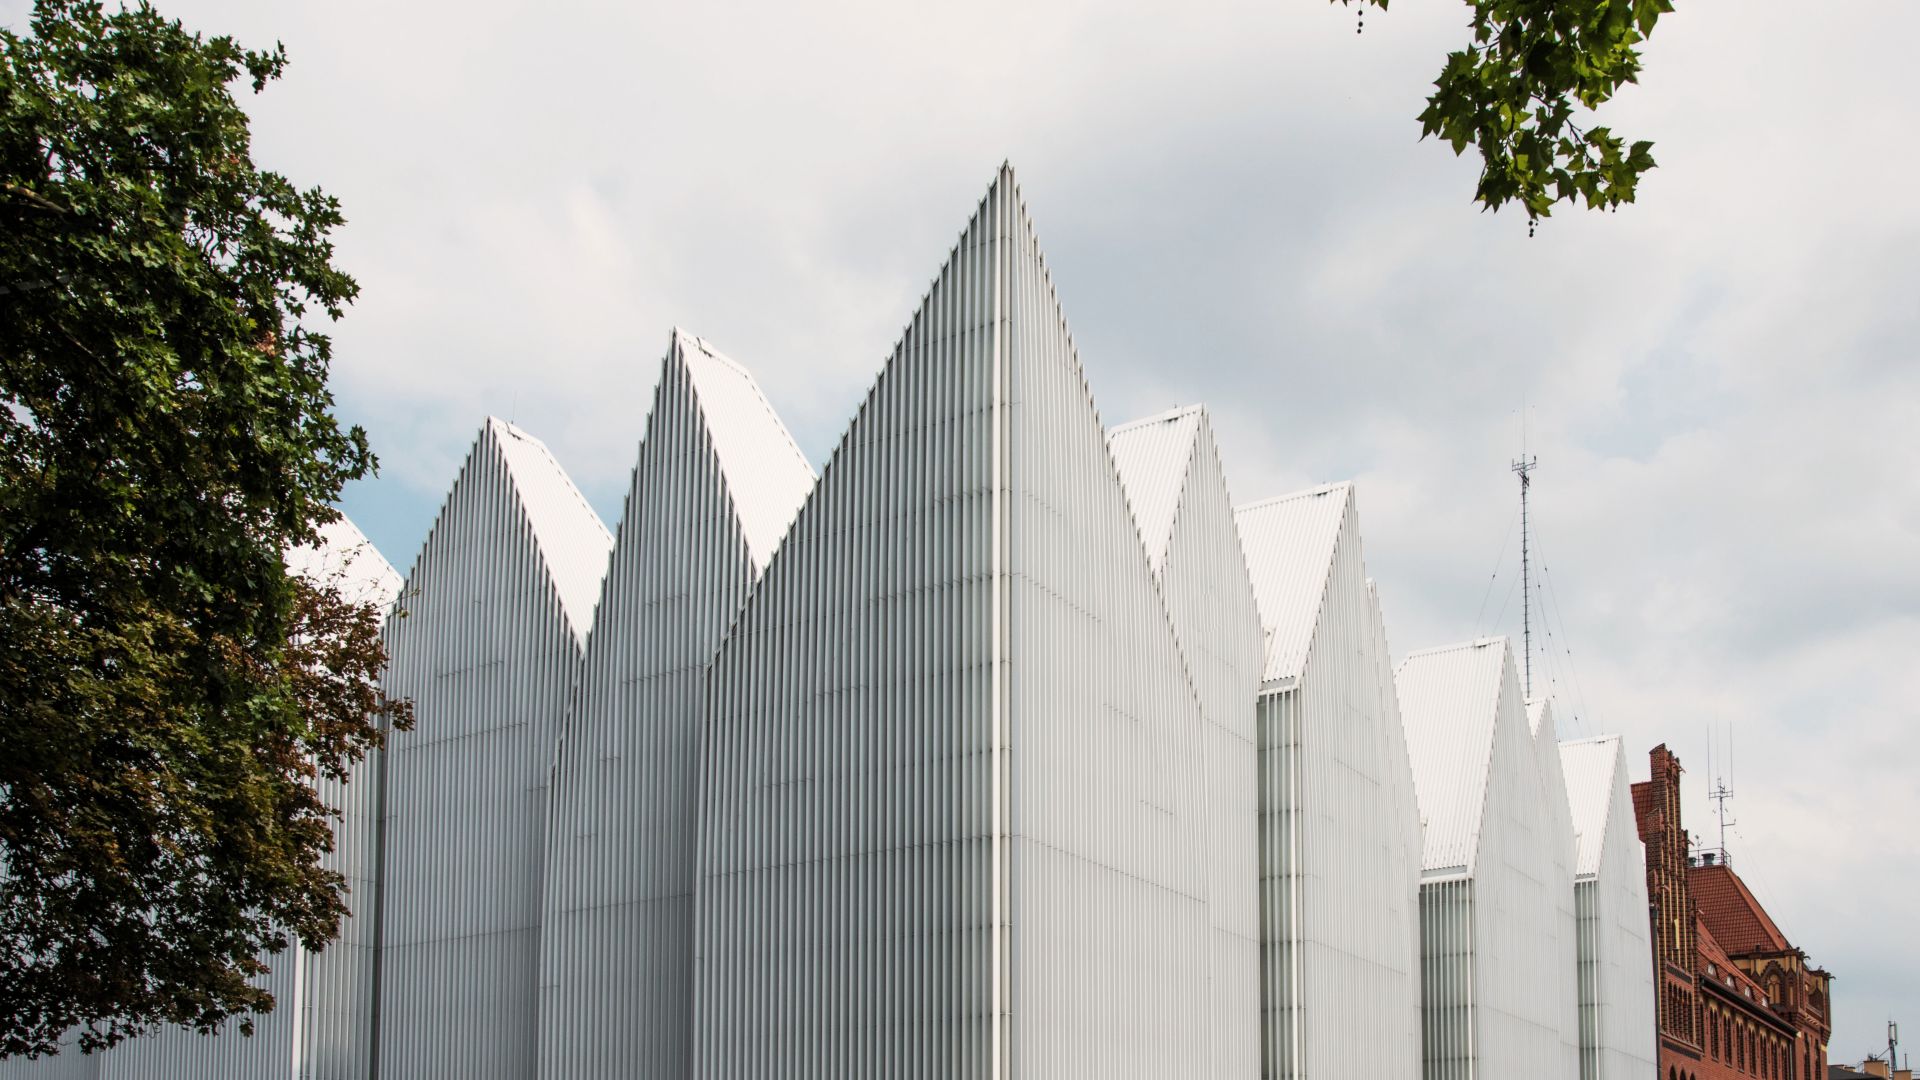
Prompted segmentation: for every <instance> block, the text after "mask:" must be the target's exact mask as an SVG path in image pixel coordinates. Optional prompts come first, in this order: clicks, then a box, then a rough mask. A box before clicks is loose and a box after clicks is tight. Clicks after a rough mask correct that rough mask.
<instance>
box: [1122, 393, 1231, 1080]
mask: <svg viewBox="0 0 1920 1080" xmlns="http://www.w3.org/2000/svg"><path fill="white" fill-rule="evenodd" d="M1108 445H1109V447H1110V448H1112V450H1113V452H1114V463H1115V465H1116V466H1117V467H1118V469H1119V472H1120V479H1121V482H1122V484H1123V486H1124V487H1125V489H1126V493H1127V499H1128V502H1129V504H1130V505H1131V506H1132V507H1133V508H1134V512H1135V514H1136V515H1137V516H1138V515H1141V514H1142V513H1143V510H1142V508H1143V507H1144V508H1146V509H1145V511H1144V513H1145V514H1147V515H1149V517H1148V518H1147V519H1145V520H1142V521H1141V530H1140V531H1141V539H1142V541H1143V543H1144V544H1145V546H1146V548H1147V551H1148V557H1149V559H1150V561H1151V562H1152V564H1153V566H1154V567H1155V570H1156V572H1157V575H1158V577H1159V581H1160V591H1161V595H1162V596H1163V598H1164V599H1165V601H1166V607H1167V615H1168V618H1169V619H1170V620H1171V622H1172V625H1173V631H1174V637H1175V639H1176V640H1177V641H1178V642H1179V644H1180V651H1181V654H1182V655H1183V656H1184V657H1185V658H1186V663H1187V670H1188V672H1189V673H1190V677H1191V680H1192V684H1193V687H1194V691H1195V693H1196V695H1197V696H1198V698H1199V700H1200V708H1201V713H1202V715H1204V716H1205V717H1206V720H1207V730H1206V733H1205V738H1206V772H1205V790H1206V793H1207V802H1208V811H1207V820H1208V825H1207V832H1208V841H1207V842H1208V850H1207V865H1208V877H1207V881H1208V884H1207V902H1208V908H1209V910H1210V911H1211V913H1212V919H1213V953H1212V969H1213V970H1212V974H1211V976H1210V978H1211V981H1212V990H1211V1006H1210V1017H1211V1019H1212V1023H1213V1049H1212V1053H1213V1068H1212V1073H1211V1075H1213V1076H1215V1077H1242V1078H1251V1077H1254V1076H1257V1075H1258V1074H1259V1071H1260V981H1259V980H1260V912H1259V881H1258V879H1259V860H1258V856H1259V813H1260V795H1259V749H1258V747H1257V746H1256V745H1255V742H1254V738H1255V724H1254V694H1255V691H1256V689H1257V688H1258V686H1259V682H1260V668H1261V660H1262V657H1261V653H1260V642H1261V635H1260V612H1259V609H1258V608H1257V607H1256V606H1255V604H1254V600H1253V584H1252V582H1251V581H1250V580H1249V578H1248V576H1247V567H1246V556H1245V555H1244V554H1243V553H1242V550H1241V547H1240V535H1239V531H1238V529H1236V528H1235V526H1234V520H1233V498H1232V496H1231V495H1230V494H1229V493H1228V491H1227V481H1226V473H1225V470H1224V469H1222V467H1221V465H1220V452H1219V448H1218V446H1217V444H1216V443H1215V441H1214V437H1213V425H1212V424H1211V422H1209V421H1208V419H1207V416H1206V413H1205V411H1204V410H1203V409H1200V408H1199V407H1197V406H1194V407H1189V408H1186V409H1178V410H1175V411H1174V412H1171V413H1167V414H1163V415H1162V416H1159V417H1150V418H1148V419H1146V420H1141V421H1135V422H1134V423H1131V424H1125V425H1121V426H1119V427H1116V428H1114V429H1113V430H1111V431H1110V432H1108ZM1162 514H1164V515H1165V517H1166V521H1165V525H1164V530H1163V529H1162V527H1161V526H1160V525H1158V524H1154V525H1151V526H1150V525H1149V524H1148V521H1157V518H1158V516H1159V515H1162ZM1162 531H1164V534H1165V535H1164V536H1163V535H1161V533H1162Z"/></svg>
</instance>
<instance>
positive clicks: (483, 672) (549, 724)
mask: <svg viewBox="0 0 1920 1080" xmlns="http://www.w3.org/2000/svg"><path fill="white" fill-rule="evenodd" d="M611 544H612V538H611V537H610V536H609V535H608V533H607V531H606V528H605V527H604V526H603V525H601V524H600V521H599V519H598V518H596V517H595V516H594V515H593V512H592V510H590V509H589V508H588V507H587V504H586V501H585V499H583V498H581V497H580V495H579V492H578V491H576V490H574V489H573V485H572V483H571V482H570V481H568V480H567V478H566V474H565V473H563V472H562V471H561V470H560V467H559V465H558V464H557V463H555V462H554V460H553V458H552V457H551V455H549V454H548V453H547V451H546V448H545V447H544V446H542V445H541V444H540V443H539V442H538V441H537V440H535V439H534V438H533V437H532V436H530V435H527V434H526V433H525V432H522V431H520V430H519V429H517V428H515V427H513V426H512V425H510V424H506V423H503V422H501V421H498V420H490V421H488V423H487V425H486V427H485V428H484V429H482V431H481V433H480V437H479V439H478V440H477V441H476V443H475V445H474V448H473V450H472V452H471V453H470V454H469V455H468V457H467V460H466V463H465V465H464V466H462V468H461V471H460V477H459V479H458V480H457V481H455V483H454V486H453V490H452V492H451V493H450V494H449V495H448V497H447V502H446V504H445V506H443V507H442V509H441V512H440V517H439V520H437V521H436V522H435V523H434V527H433V531H432V533H431V534H429V536H428V538H427V542H426V546H425V548H424V549H423V550H422V552H421V554H420V558H419V560H418V561H417V562H416V563H415V564H414V568H413V571H412V573H411V574H409V575H408V578H407V595H406V598H405V604H406V608H407V616H406V617H405V618H402V619H395V620H393V621H391V622H390V623H389V624H388V626H387V630H386V633H387V641H388V649H389V655H390V666H389V669H388V674H387V692H388V693H389V694H390V695H393V696H395V697H406V698H410V699H412V701H413V703H414V723H415V726H414V729H413V730H412V731H409V732H399V733H396V734H395V735H394V737H393V738H392V740H391V742H390V743H389V746H388V749H387V751H386V753H385V755H384V758H383V769H384V773H383V777H382V792H383V802H382V812H381V816H380V833H381V836H380V841H381V842H380V846H379V852H380V863H379V867H378V875H377V876H378V879H379V882H380V907H379V910H380V920H379V926H378V938H377V940H378V945H379V948H378V956H379V967H378V970H377V974H376V979H375V989H374V992H375V997H376V1017H377V1026H376V1027H375V1029H374V1032H373V1044H374V1048H375V1059H376V1060H375V1076H377V1077H384V1078H387V1080H432V1078H435V1077H444V1078H447V1080H489V1078H497V1080H525V1078H527V1077H529V1076H532V1075H533V1074H534V1071H535V1043H536V1032H537V1026H538V1009H537V1005H536V996H535V989H536V985H537V981H538V966H539V925H540V904H541V891H542V889H541V878H542V873H541V871H542V866H543V859H544V850H545V842H546V830H547V806H548V778H549V775H550V770H551V764H552V761H553V752H554V744H555V741H556V737H557V735H558V732H559V729H560V724H561V719H562V717H563V716H564V715H565V712H566V708H567V704H568V701H569V697H570V695H571V693H572V692H573V688H574V682H575V679H576V677H577V674H578V670H579V666H580V660H581V651H580V649H581V642H582V640H583V639H584V638H585V627H584V626H583V625H582V624H581V620H582V619H584V618H586V617H589V615H590V612H591V608H592V604H593V602H594V598H595V595H596V593H597V591H598V585H597V582H594V583H592V588H591V589H590V588H589V587H588V584H589V583H588V582H587V581H586V580H585V579H586V578H587V577H589V576H595V577H597V575H598V574H599V573H601V572H603V571H604V566H605V561H606V557H607V552H608V549H609V548H610V547H611ZM595 550H597V551H598V552H599V556H598V557H599V561H600V564H601V566H600V568H599V569H595V568H594V567H593V562H594V555H593V552H594V551H595Z"/></svg>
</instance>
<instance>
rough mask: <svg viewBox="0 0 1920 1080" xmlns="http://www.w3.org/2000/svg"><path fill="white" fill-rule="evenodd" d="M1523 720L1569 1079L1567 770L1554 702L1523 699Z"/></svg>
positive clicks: (1571, 948)
mask: <svg viewBox="0 0 1920 1080" xmlns="http://www.w3.org/2000/svg"><path fill="white" fill-rule="evenodd" d="M1527 724H1528V727H1529V728H1530V729H1531V731H1532V733H1533V746H1534V760H1535V765H1536V767H1537V768H1538V770H1539V775H1540V797H1541V800H1542V802H1543V803H1544V805H1543V806H1542V808H1541V810H1542V813H1541V817H1540V827H1541V829H1542V830H1543V831H1544V833H1545V840H1546V842H1547V844H1548V846H1549V848H1550V851H1551V854H1552V863H1551V866H1552V872H1553V877H1552V878H1551V881H1552V883H1553V887H1554V891H1555V903H1556V905H1557V906H1558V908H1559V924H1560V925H1559V931H1558V935H1557V937H1556V940H1555V955H1556V956H1557V958H1558V960H1559V964H1560V976H1559V980H1558V982H1557V983H1555V998H1556V999H1557V1001H1558V1003H1559V1009H1560V1045H1561V1057H1562V1059H1563V1069H1562V1073H1561V1075H1563V1076H1567V1077H1573V1076H1576V1075H1578V1074H1579V1070H1580V993H1579V984H1580V948H1579V919H1578V916H1577V914H1576V912H1575V910H1574V909H1575V904H1574V894H1573V878H1574V855H1575V848H1576V845H1577V840H1576V838H1575V836H1574V831H1573V811H1572V808H1571V805H1570V803H1569V801H1568V798H1567V780H1566V774H1565V773H1564V772H1562V771H1561V768H1560V742H1559V739H1558V737H1557V736H1556V734H1555V726H1554V717H1553V706H1552V705H1551V704H1550V703H1549V702H1548V701H1547V699H1545V698H1539V699H1536V700H1533V701H1529V702H1527Z"/></svg>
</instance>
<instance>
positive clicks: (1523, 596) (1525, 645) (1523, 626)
mask: <svg viewBox="0 0 1920 1080" xmlns="http://www.w3.org/2000/svg"><path fill="white" fill-rule="evenodd" d="M1526 431H1527V427H1526V417H1525V415H1524V414H1522V416H1521V420H1520V459H1519V460H1518V461H1515V462H1514V463H1513V471H1514V472H1516V473H1519V474H1520V641H1521V649H1522V650H1523V653H1522V654H1523V656H1524V657H1525V659H1526V669H1525V670H1526V675H1527V698H1528V700H1532V698H1533V605H1532V600H1533V564H1532V561H1531V551H1530V549H1529V548H1528V545H1527V491H1528V489H1529V488H1531V487H1532V486H1533V470H1534V469H1536V468H1539V466H1540V459H1539V458H1538V457H1529V456H1528V455H1527V450H1526V447H1527V436H1526Z"/></svg>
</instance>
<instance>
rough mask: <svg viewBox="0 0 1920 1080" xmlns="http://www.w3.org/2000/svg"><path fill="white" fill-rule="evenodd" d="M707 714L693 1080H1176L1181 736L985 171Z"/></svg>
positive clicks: (1043, 300) (1036, 295)
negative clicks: (969, 215) (979, 196)
mask: <svg viewBox="0 0 1920 1080" xmlns="http://www.w3.org/2000/svg"><path fill="white" fill-rule="evenodd" d="M708 685H709V692H710V698H709V717H710V725H709V738H710V742H709V756H708V766H707V768H708V775H707V778H706V779H707V784H706V788H705V794H704V796H703V803H704V807H705V813H704V817H703V825H702V833H701V836H702V841H701V851H700V859H701V865H700V883H699V894H698V899H697V903H696V910H697V915H696V924H697V927H698V935H699V937H698V946H697V947H698V953H697V956H696V962H695V963H696V973H695V978H696V985H697V988H698V991H697V994H698V996H697V999H696V1003H695V1016H696V1031H697V1042H696V1049H695V1055H696V1068H695V1075H696V1076H698V1077H702V1078H720V1077H725V1078H734V1077H774V1076H778V1077H822V1078H825V1077H832V1078H834V1080H840V1078H848V1077H900V1076H924V1075H951V1076H981V1077H985V1076H998V1077H1049V1078H1054V1077H1060V1078H1071V1077H1090V1078H1091V1077H1099V1078H1102V1080H1108V1078H1129V1077H1148V1076H1152V1077H1166V1076H1176V1075H1179V1076H1190V1075H1196V1074H1199V1073H1203V1072H1205V1071H1206V1070H1207V1068H1208V1056H1209V1051H1208V1045H1207V1044H1208V1033H1209V1024H1208V1018H1207V1011H1208V1004H1207V968H1208V956H1209V949H1208V940H1209V935H1210V932H1211V919H1210V916H1209V913H1208V910H1207V901H1206V892H1207V866H1206V861H1207V860H1206V850H1207V845H1206V843H1205V828H1204V824H1205V812H1206V808H1205V803H1204V801H1203V799H1202V796H1201V791H1200V779H1201V775H1200V774H1201V769H1202V764H1201V761H1202V756H1203V755H1202V753H1201V747H1202V746H1203V745H1204V740H1203V739H1201V738H1200V737H1199V733H1200V732H1201V731H1202V729H1203V725H1204V723H1205V721H1204V720H1203V719H1202V718H1201V715H1200V711H1199V708H1198V705H1197V703H1196V701H1195V699H1194V695H1193V692H1192V688H1191V687H1190V686H1189V685H1188V683H1187V679H1186V676H1185V672H1184V671H1183V670H1182V667H1181V662H1180V656H1179V652H1178V649H1177V646H1176V644H1175V642H1174V639H1173V634H1172V631H1171V628H1170V627H1169V626H1168V623H1167V618H1166V615H1165V613H1164V610H1163V608H1162V604H1161V601H1160V598H1159V597H1158V596H1157V595H1156V592H1155V588H1154V583H1153V579H1152V576H1151V572H1150V570H1149V567H1148V564H1147V560H1146V557H1145V554H1144V553H1143V551H1142V548H1141V544H1140V541H1139V538H1138V533H1137V531H1136V529H1135V525H1134V522H1133V521H1132V518H1131V515H1130V513H1129V511H1128V507H1127V504H1126V501H1125V499H1124V497H1123V495H1122V493H1121V489H1120V484H1119V481H1118V478H1117V476H1116V473H1115V466H1114V464H1113V461H1112V458H1111V457H1110V455H1109V454H1108V452H1107V449H1106V441H1105V438H1104V435H1103V432H1102V430H1101V427H1100V422H1099V418H1098V416H1097V415H1096V414H1095V412H1094V410H1093V408H1092V403H1091V401H1090V399H1089V397H1088V394H1087V390H1086V387H1085V384H1084V382H1083V381H1082V378H1081V374H1080V369H1079V363H1078V360H1077V358H1076V357H1075V355H1074V351H1073V346H1072V343H1071V341H1070V339H1069V338H1068V336H1067V333H1066V330H1065V327H1064V325H1063V323H1062V321H1061V319H1060V316H1059V312H1058V310H1057V306H1056V303H1055V300H1054V297H1053V293H1052V288H1051V286H1050V284H1049V283H1048V281H1047V278H1046V273H1045V268H1044V265H1043V264H1042V262H1041V259H1040V256H1039V253H1038V250H1037V247H1036V245H1035V243H1034V239H1033V234H1032V230H1031V227H1030V225H1029V224H1028V223H1027V219H1026V215H1025V212H1024V209H1023V208H1022V206H1021V205H1020V202H1019V199H1018V195H1017V192H1016V191H1015V188H1014V182H1013V177H1012V174H1011V171H1010V170H1005V169H1003V170H1002V172H1001V174H1000V175H999V177H998V178H997V179H996V180H995V183H994V184H993V186H992V188H991V189H990V191H989V192H988V195H987V197H986V198H985V199H984V200H983V201H982V203H981V205H980V208H979V211H978V213H977V214H976V215H975V217H974V219H973V221H972V222H971V223H970V224H969V225H968V227H967V229H966V231H965V232H964V234H963V235H962V237H961V240H960V243H959V244H958V245H957V246H956V248H955V250H954V252H953V254H952V256H951V257H950V259H949V261H948V263H947V265H946V266H945V267H944V268H943V269H942V270H941V272H940V274H939V277H938V278H937V280H936V282H935V284H934V286H933V288H932V290H931V292H930V293H929V294H928V296H927V297H926V299H925V301H924V302H923V303H922V305H921V307H920V309H919V311H918V312H917V313H916V314H915V316H914V318H913V321H912V323H911V324H910V325H909V327H908V329H907V331H906V333H905V334H904V336H903V337H902V339H901V341H900V343H899V345H898V346H897V347H896V349H895V351H894V353H893V355H892V357H891V358H890V359H889V361H888V363H887V365H886V368H885V369H884V370H883V371H882V373H881V375H880V377H879V379H878V381H877V382H876V383H875V385H874V388H873V390H872V392H871V394H870V395H869V397H868V399H867V401H866V403H865V404H864V405H863V406H862V408H861V410H860V412H859V415H858V416H857V417H856V419H855V420H854V422H853V426H852V427H851V428H850V429H849V431H848V432H847V434H846V436H845V437H844V439H843V441H842V442H841V444H840V446H839V448H838V449H837V450H836V451H835V453H834V455H833V458H832V459H831V461H830V462H829V464H828V465H827V468H826V470H825V472H824V474H823V475H822V477H821V480H820V483H819V485H818V486H817V487H816V488H815V490H814V493H813V495H812V496H811V497H810V498H809V500H808V502H807V504H806V506H805V507H804V508H803V509H802V510H801V512H800V515H799V517H798V519H797V520H796V522H795V524H794V527H793V529H792V531H791V532H790V533H789V534H788V536H787V538H786V540H785V541H783V543H782V545H781V547H780V550H779V551H778V552H777V553H776V555H775V557H774V559H773V560H772V562H771V564H770V565H769V567H768V569H767V572H766V575H765V576H764V578H763V579H762V581H761V583H760V585H759V587H758V588H757V589H756V590H755V592H754V594H753V596H752V598H751V599H750V600H749V601H748V603H747V606H746V608H745V609H744V611H743V612H742V614H741V617H740V619H739V621H738V622H737V624H736V625H735V627H734V630H733V632H732V634H731V635H730V637H729V638H728V640H727V642H726V644H725V645H724V646H723V647H722V649H721V651H720V653H719V655H718V656H717V657H716V659H715V661H714V664H713V667H712V671H711V675H710V680H709V684H708Z"/></svg>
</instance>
